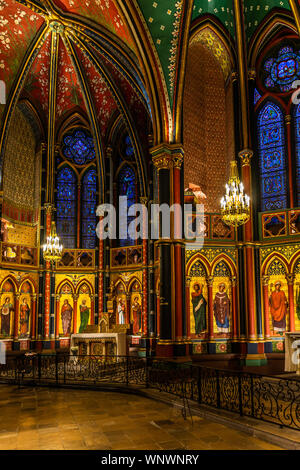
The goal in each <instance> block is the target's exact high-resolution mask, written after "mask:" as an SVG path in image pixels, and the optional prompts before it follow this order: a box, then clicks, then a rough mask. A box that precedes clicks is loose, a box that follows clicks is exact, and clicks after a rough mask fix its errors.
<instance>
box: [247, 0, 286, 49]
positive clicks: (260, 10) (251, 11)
mask: <svg viewBox="0 0 300 470" xmlns="http://www.w3.org/2000/svg"><path fill="white" fill-rule="evenodd" d="M272 8H286V9H287V10H290V5H289V1H288V0H280V1H278V0H275V1H274V0H258V1H253V0H246V1H245V27H246V35H247V39H248V41H249V40H250V39H251V37H252V35H253V33H254V31H255V30H256V28H257V26H259V24H260V23H261V22H262V21H263V19H264V18H265V17H266V16H267V15H268V14H269V13H270V11H271V10H272Z"/></svg>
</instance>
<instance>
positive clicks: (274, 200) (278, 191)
mask: <svg viewBox="0 0 300 470" xmlns="http://www.w3.org/2000/svg"><path fill="white" fill-rule="evenodd" d="M268 107H269V108H272V109H273V111H275V112H276V113H277V115H278V118H277V119H275V118H274V119H273V120H272V119H271V118H270V119H269V120H268V121H267V120H266V121H265V122H262V119H263V114H264V113H265V112H266V110H267V108H268ZM256 127H257V141H258V155H259V175H260V193H261V210H262V211H269V210H276V209H285V208H287V207H288V190H287V181H288V178H287V170H288V168H287V167H288V165H287V152H286V137H285V125H284V111H283V110H282V108H281V106H280V105H279V103H278V102H276V101H275V100H271V99H266V100H264V101H263V103H261V105H260V107H259V109H258V111H257V126H256ZM264 131H265V132H264ZM266 131H269V133H270V131H273V137H272V136H271V140H270V141H269V142H267V134H266ZM274 131H275V132H274ZM275 153H276V158H277V164H276V160H275V159H274V158H273V159H272V158H268V157H274V155H275ZM272 163H273V165H272ZM268 165H269V166H268Z"/></svg>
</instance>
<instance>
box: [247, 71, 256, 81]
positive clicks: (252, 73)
mask: <svg viewBox="0 0 300 470" xmlns="http://www.w3.org/2000/svg"><path fill="white" fill-rule="evenodd" d="M248 78H249V80H255V79H256V70H255V69H249V70H248Z"/></svg>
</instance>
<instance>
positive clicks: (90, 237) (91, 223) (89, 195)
mask: <svg viewBox="0 0 300 470" xmlns="http://www.w3.org/2000/svg"><path fill="white" fill-rule="evenodd" d="M96 204H97V175H96V169H95V168H91V169H90V170H88V171H87V172H86V173H85V175H84V177H83V179H82V203H81V214H82V215H81V217H82V220H81V237H82V240H81V242H82V243H81V245H82V248H86V249H94V248H95V247H96Z"/></svg>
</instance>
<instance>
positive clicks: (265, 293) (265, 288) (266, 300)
mask: <svg viewBox="0 0 300 470" xmlns="http://www.w3.org/2000/svg"><path fill="white" fill-rule="evenodd" d="M269 281H270V278H269V276H263V278H262V284H263V302H264V325H265V334H264V337H265V339H269V338H270V336H271V332H270V323H269V318H270V310H269V307H270V304H269Z"/></svg>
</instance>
